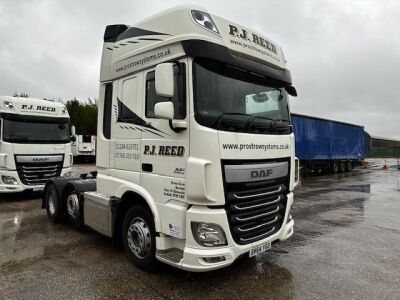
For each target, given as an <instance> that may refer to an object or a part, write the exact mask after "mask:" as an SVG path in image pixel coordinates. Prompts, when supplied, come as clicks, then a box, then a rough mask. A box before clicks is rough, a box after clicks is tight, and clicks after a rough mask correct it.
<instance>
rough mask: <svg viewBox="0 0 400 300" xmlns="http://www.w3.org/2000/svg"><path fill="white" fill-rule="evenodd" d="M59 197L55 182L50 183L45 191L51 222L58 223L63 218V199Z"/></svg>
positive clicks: (46, 205) (48, 215)
mask: <svg viewBox="0 0 400 300" xmlns="http://www.w3.org/2000/svg"><path fill="white" fill-rule="evenodd" d="M60 200H61V199H60V197H58V193H57V189H56V187H55V185H54V184H50V185H49V186H48V187H47V188H46V193H45V207H46V211H47V217H48V219H49V221H50V222H52V223H58V222H60V221H61V218H62V209H61V201H60Z"/></svg>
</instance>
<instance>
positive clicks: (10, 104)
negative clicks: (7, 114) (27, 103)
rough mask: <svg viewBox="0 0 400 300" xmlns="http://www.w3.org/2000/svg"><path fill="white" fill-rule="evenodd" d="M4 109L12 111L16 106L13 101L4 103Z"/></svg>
mask: <svg viewBox="0 0 400 300" xmlns="http://www.w3.org/2000/svg"><path fill="white" fill-rule="evenodd" d="M4 108H8V109H12V110H14V109H15V108H14V104H13V103H12V102H11V101H4Z"/></svg>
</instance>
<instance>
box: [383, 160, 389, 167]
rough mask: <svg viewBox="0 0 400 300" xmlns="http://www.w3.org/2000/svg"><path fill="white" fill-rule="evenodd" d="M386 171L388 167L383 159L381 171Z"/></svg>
mask: <svg viewBox="0 0 400 300" xmlns="http://www.w3.org/2000/svg"><path fill="white" fill-rule="evenodd" d="M387 169H388V165H387V162H386V159H385V161H384V163H383V170H387Z"/></svg>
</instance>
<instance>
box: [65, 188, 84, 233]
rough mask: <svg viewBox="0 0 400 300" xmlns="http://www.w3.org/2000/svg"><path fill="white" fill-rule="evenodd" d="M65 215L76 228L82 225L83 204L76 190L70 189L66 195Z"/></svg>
mask: <svg viewBox="0 0 400 300" xmlns="http://www.w3.org/2000/svg"><path fill="white" fill-rule="evenodd" d="M66 203H67V216H68V220H69V222H70V223H71V224H72V225H73V226H74V227H76V228H79V227H82V225H83V205H82V203H81V199H80V195H79V194H78V192H77V191H75V190H71V191H70V192H69V193H68V194H67V196H66Z"/></svg>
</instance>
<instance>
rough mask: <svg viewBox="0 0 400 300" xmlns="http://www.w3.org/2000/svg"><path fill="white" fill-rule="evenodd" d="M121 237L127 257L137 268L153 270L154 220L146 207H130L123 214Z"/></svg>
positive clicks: (154, 260) (154, 264)
mask: <svg viewBox="0 0 400 300" xmlns="http://www.w3.org/2000/svg"><path fill="white" fill-rule="evenodd" d="M122 237H123V242H124V248H125V253H126V255H127V256H128V259H129V260H130V261H131V262H132V263H133V264H134V265H135V266H137V267H138V268H140V269H142V270H145V271H149V272H151V271H154V270H155V268H156V265H157V260H156V256H155V254H156V234H155V227H154V220H153V217H152V214H151V213H150V212H149V210H148V209H146V208H144V207H142V206H133V207H131V208H130V209H129V210H128V212H127V213H126V215H125V218H124V223H123V226H122Z"/></svg>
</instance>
